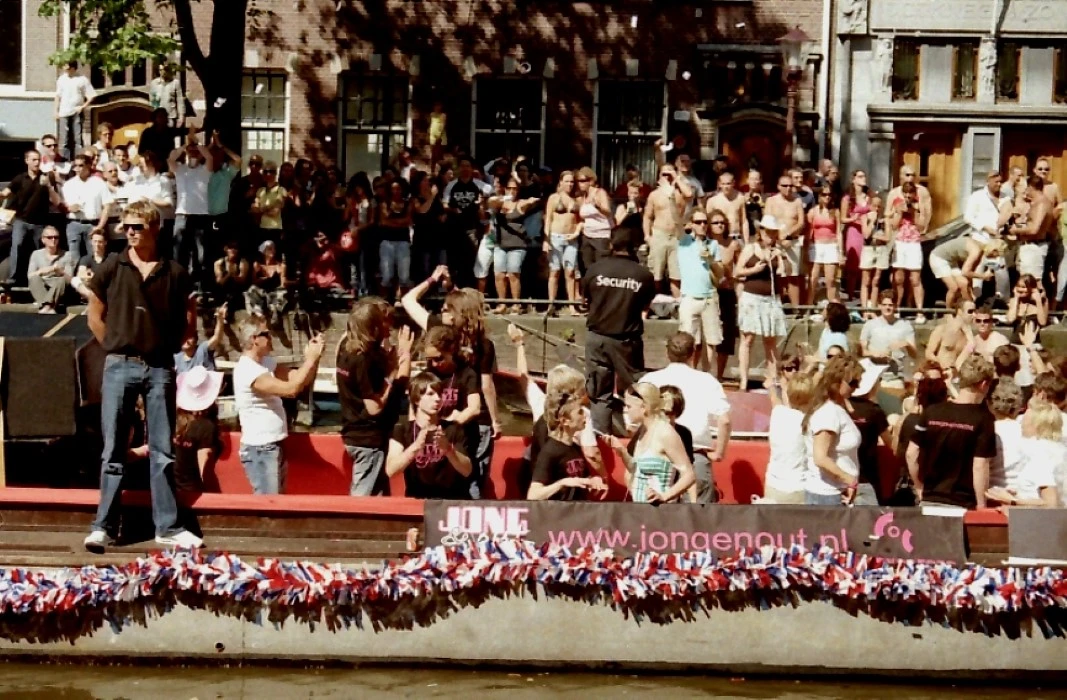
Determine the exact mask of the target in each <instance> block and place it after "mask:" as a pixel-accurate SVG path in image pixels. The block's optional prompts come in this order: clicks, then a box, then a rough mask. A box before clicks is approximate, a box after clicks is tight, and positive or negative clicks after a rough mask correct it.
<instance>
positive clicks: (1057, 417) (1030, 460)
mask: <svg viewBox="0 0 1067 700" xmlns="http://www.w3.org/2000/svg"><path fill="white" fill-rule="evenodd" d="M1062 434H1063V416H1062V415H1061V414H1060V411H1059V409H1058V408H1057V407H1056V406H1053V405H1052V404H1050V403H1048V402H1047V401H1040V400H1037V401H1031V402H1030V405H1029V406H1028V407H1027V409H1026V413H1025V414H1023V439H1022V441H1021V452H1022V468H1021V469H1019V471H1018V472H1017V473H1016V474H1015V475H1014V476H1013V478H1011V479H1009V480H1008V486H1007V488H1000V487H997V486H994V487H992V488H990V489H989V490H987V491H986V498H988V499H989V500H990V501H997V502H999V503H1002V504H1004V505H1006V506H1029V507H1032V508H1060V507H1062V506H1063V503H1062V502H1061V501H1060V493H1061V491H1060V486H1061V485H1062V484H1063V481H1064V473H1063V472H1064V469H1065V468H1067V464H1065V463H1067V445H1064V444H1063V442H1062V440H1061V436H1062Z"/></svg>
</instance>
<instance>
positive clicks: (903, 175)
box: [884, 163, 934, 240]
mask: <svg viewBox="0 0 1067 700" xmlns="http://www.w3.org/2000/svg"><path fill="white" fill-rule="evenodd" d="M905 182H912V183H915V190H916V192H917V193H918V195H919V202H918V207H917V211H916V216H915V225H916V226H918V227H919V233H921V234H922V235H923V239H924V240H925V239H926V234H927V231H929V230H930V219H931V217H932V215H933V211H934V200H933V197H931V196H930V190H928V189H926V186H925V185H920V184H919V182H918V181H917V180H916V178H915V168H913V167H911V166H910V165H908V164H907V163H905V164H904V165H902V166H900V184H899V185H897V186H896V187H894V188H893V189H891V190H889V194H888V195H886V197H885V200H884V201H885V217H886V218H889V215H890V213H891V212H890V208H891V207H892V206H893V204H892V203H893V202H895V201H897V200H901V199H903V192H902V190H901V187H903V185H904V183H905Z"/></svg>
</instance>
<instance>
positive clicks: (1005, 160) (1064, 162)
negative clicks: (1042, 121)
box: [1000, 129, 1067, 192]
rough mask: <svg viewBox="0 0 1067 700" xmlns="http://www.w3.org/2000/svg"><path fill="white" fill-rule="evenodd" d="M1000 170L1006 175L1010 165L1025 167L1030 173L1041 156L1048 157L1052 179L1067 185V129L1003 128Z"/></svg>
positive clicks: (1024, 169) (1061, 188) (1064, 187)
mask: <svg viewBox="0 0 1067 700" xmlns="http://www.w3.org/2000/svg"><path fill="white" fill-rule="evenodd" d="M1001 144H1002V145H1001V149H1000V154H1001V164H1002V169H1001V171H1002V172H1003V173H1004V175H1005V177H1006V176H1007V175H1008V172H1009V170H1010V169H1011V168H1014V167H1019V168H1022V169H1023V172H1024V173H1026V175H1027V177H1029V176H1030V175H1031V174H1032V173H1033V170H1034V164H1035V163H1036V162H1037V160H1038V159H1039V158H1048V159H1049V161H1050V165H1051V166H1052V172H1051V173H1050V179H1051V180H1052V181H1053V182H1056V183H1059V185H1060V191H1061V192H1062V191H1064V190H1065V189H1067V133H1065V132H1064V131H1062V130H1057V131H1052V130H1042V129H1004V131H1003V133H1002V136H1001Z"/></svg>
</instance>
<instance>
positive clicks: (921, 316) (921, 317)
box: [915, 314, 926, 323]
mask: <svg viewBox="0 0 1067 700" xmlns="http://www.w3.org/2000/svg"><path fill="white" fill-rule="evenodd" d="M915 322H916V323H926V314H918V315H916V316H915Z"/></svg>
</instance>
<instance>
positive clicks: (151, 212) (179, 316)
mask: <svg viewBox="0 0 1067 700" xmlns="http://www.w3.org/2000/svg"><path fill="white" fill-rule="evenodd" d="M159 224H160V218H159V211H158V210H157V209H156V208H155V206H153V205H152V204H151V203H149V202H134V203H133V204H131V205H130V206H128V207H127V208H126V211H125V212H124V213H123V215H122V228H123V230H124V231H125V233H126V238H127V240H128V242H129V246H128V247H127V248H126V250H125V251H123V252H122V253H120V254H119V255H116V256H112V257H110V258H108V259H107V260H105V261H104V262H103V263H102V264H101V265H100V268H99V269H98V270H97V272H96V274H95V275H93V277H92V279H90V280H89V282H88V287H89V291H90V294H89V329H90V330H92V332H93V335H94V336H95V337H96V340H97V342H99V343H100V345H101V346H103V348H104V350H105V351H106V352H107V360H106V362H105V364H104V383H103V392H102V397H103V400H102V402H101V405H100V414H101V415H100V421H101V432H102V433H103V436H104V452H103V455H101V463H102V464H101V476H100V507H99V508H98V509H97V511H96V519H95V520H94V521H93V525H92V532H91V533H90V534H89V536H88V537H86V538H85V548H86V549H87V550H89V551H90V552H94V553H97V554H100V553H102V552H103V551H104V550H105V549H106V548H107V546H108V545H109V544H111V543H112V542H113V541H114V538H115V536H116V535H117V534H118V533H117V528H118V516H119V509H120V500H121V499H120V496H121V492H122V476H123V471H124V466H125V465H124V462H125V459H126V447H127V445H126V443H127V436H128V435H129V431H130V424H131V422H132V421H133V419H134V405H135V404H136V402H137V397H138V396H143V397H144V406H145V414H146V419H147V424H148V449H149V464H150V466H149V484H150V486H151V489H152V520H153V521H154V522H155V525H156V542H157V543H159V544H161V545H164V546H169V547H188V548H192V547H199V546H200V545H202V544H203V541H202V540H201V539H200V538H199V537H197V536H196V535H194V534H192V533H191V532H189V531H187V530H183V529H181V528H180V527H178V525H177V519H178V507H177V503H176V501H175V498H174V490H173V488H172V486H171V483H170V480H169V479H168V478H167V472H168V471H169V470H171V469H172V468H173V466H172V465H173V463H174V446H173V433H174V390H175V377H174V353H176V352H178V351H179V350H180V349H181V346H182V340H183V339H184V338H185V337H186V335H189V334H191V333H195V332H196V300H195V298H194V297H193V295H192V291H193V290H192V284H191V282H190V279H189V275H188V274H187V273H186V272H185V270H184V269H183V268H182V266H181V265H179V264H178V263H177V262H175V261H173V260H163V259H162V258H161V257H160V251H159V249H158V248H157V238H158V236H159Z"/></svg>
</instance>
